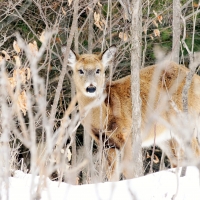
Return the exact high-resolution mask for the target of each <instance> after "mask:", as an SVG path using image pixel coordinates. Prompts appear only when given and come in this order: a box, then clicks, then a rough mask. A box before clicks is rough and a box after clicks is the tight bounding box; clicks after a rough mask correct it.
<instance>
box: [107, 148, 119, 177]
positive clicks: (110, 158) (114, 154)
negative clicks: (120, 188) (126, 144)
mask: <svg viewBox="0 0 200 200" xmlns="http://www.w3.org/2000/svg"><path fill="white" fill-rule="evenodd" d="M105 156H106V160H107V165H106V175H107V178H108V180H109V181H118V180H119V176H120V172H119V167H118V164H119V157H118V150H117V149H116V148H108V149H105Z"/></svg>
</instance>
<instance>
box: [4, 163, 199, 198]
mask: <svg viewBox="0 0 200 200" xmlns="http://www.w3.org/2000/svg"><path fill="white" fill-rule="evenodd" d="M180 171H181V170H179V173H178V174H176V169H171V170H167V171H161V172H157V173H154V174H150V175H147V176H144V177H140V178H135V179H131V180H124V181H119V182H112V183H111V182H106V183H98V184H88V185H70V184H67V183H62V182H61V183H59V182H55V181H51V180H49V179H48V178H46V179H44V180H43V181H42V183H44V185H45V186H44V187H43V189H42V191H41V200H58V199H59V200H62V199H63V200H64V199H67V200H118V199H119V200H133V199H137V200H171V199H172V198H173V196H174V195H175V194H176V191H177V184H178V193H177V196H176V198H175V199H176V200H200V186H199V170H198V169H197V168H196V167H187V172H186V176H184V177H180ZM177 177H179V178H178V182H177ZM33 178H34V176H33V175H31V174H25V173H23V172H22V171H16V173H15V176H14V177H10V178H9V188H8V189H7V190H6V189H5V187H2V188H1V191H0V193H1V195H2V200H6V199H7V195H6V191H8V194H9V198H8V199H9V200H29V199H30V197H31V192H34V191H36V190H37V186H38V183H39V179H40V178H41V177H38V176H35V178H34V181H33ZM32 182H33V183H34V184H32ZM40 183H41V181H40ZM45 183H46V184H45ZM40 188H41V187H40Z"/></svg>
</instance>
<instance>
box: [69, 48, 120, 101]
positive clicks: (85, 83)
mask: <svg viewBox="0 0 200 200" xmlns="http://www.w3.org/2000/svg"><path fill="white" fill-rule="evenodd" d="M116 50H117V48H116V47H115V46H111V47H110V48H109V49H107V50H106V51H104V52H103V53H102V54H100V55H95V54H83V55H78V54H76V53H75V52H73V51H72V50H70V53H69V58H68V65H69V66H70V67H71V68H72V70H73V80H74V83H75V85H76V90H77V92H78V93H81V94H83V95H85V96H87V97H90V98H95V97H97V96H99V95H101V94H102V92H103V88H104V84H105V70H106V68H107V66H108V65H109V64H110V63H111V62H112V60H113V58H114V56H115V53H116Z"/></svg>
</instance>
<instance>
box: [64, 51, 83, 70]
mask: <svg viewBox="0 0 200 200" xmlns="http://www.w3.org/2000/svg"><path fill="white" fill-rule="evenodd" d="M65 51H66V47H62V52H63V54H64V53H65ZM78 58H79V55H78V54H76V53H75V52H74V51H72V50H71V49H70V50H69V56H68V65H69V66H70V67H71V68H74V66H75V64H76V62H77V60H78Z"/></svg>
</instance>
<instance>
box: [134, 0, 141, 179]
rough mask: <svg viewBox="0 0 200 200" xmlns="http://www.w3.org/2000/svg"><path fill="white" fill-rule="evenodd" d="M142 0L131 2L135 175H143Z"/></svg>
mask: <svg viewBox="0 0 200 200" xmlns="http://www.w3.org/2000/svg"><path fill="white" fill-rule="evenodd" d="M141 1H142V0H132V2H131V22H132V24H131V42H132V48H131V94H132V109H133V110H132V150H133V166H134V177H138V176H142V175H143V164H142V140H141V132H140V127H141V99H140V72H139V71H140V66H141V42H142V9H141V5H142V4H141Z"/></svg>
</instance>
